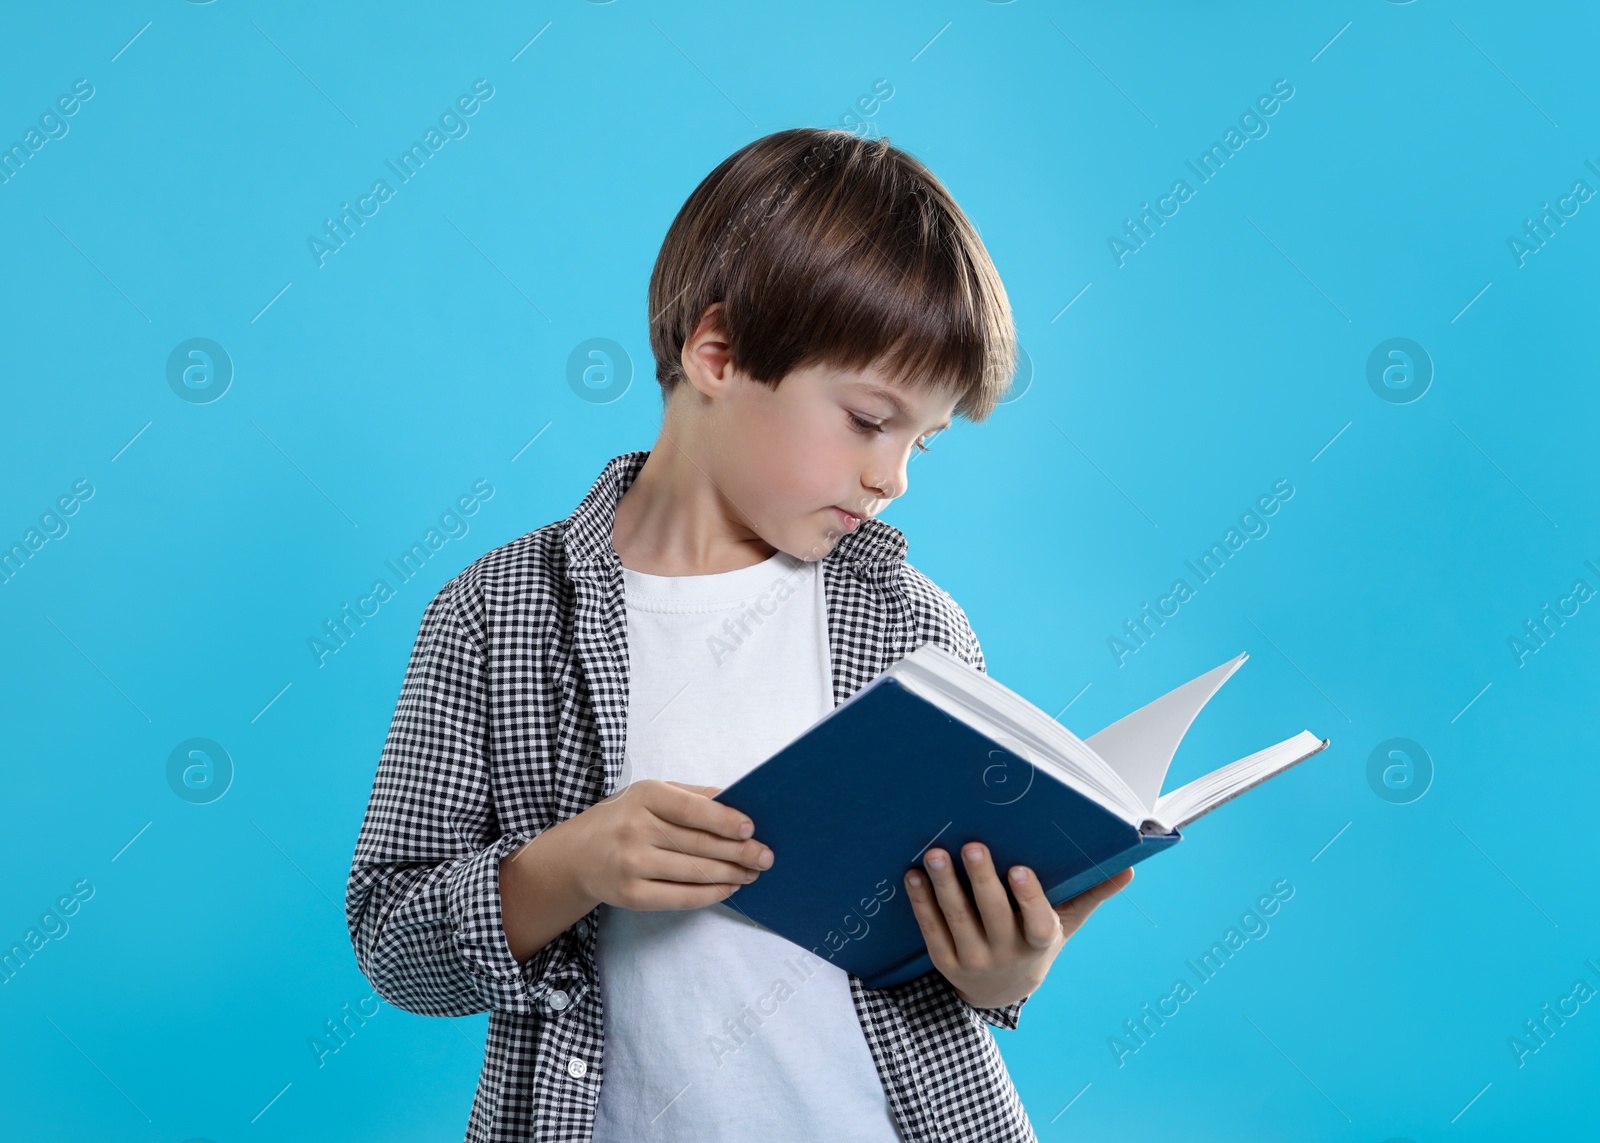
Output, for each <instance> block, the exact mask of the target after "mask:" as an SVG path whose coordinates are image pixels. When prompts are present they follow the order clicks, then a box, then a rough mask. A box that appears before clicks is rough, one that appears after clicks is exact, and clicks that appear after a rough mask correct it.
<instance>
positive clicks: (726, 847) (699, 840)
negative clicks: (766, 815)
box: [647, 816, 773, 877]
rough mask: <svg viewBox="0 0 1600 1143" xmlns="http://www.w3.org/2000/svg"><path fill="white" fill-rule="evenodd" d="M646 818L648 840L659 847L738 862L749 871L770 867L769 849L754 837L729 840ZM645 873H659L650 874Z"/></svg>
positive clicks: (695, 858) (689, 854)
mask: <svg viewBox="0 0 1600 1143" xmlns="http://www.w3.org/2000/svg"><path fill="white" fill-rule="evenodd" d="M648 821H649V823H650V830H651V836H650V840H651V842H652V843H653V844H654V845H655V846H656V847H657V848H658V849H660V850H663V851H670V852H673V853H677V854H682V855H684V856H685V857H688V858H691V859H694V860H702V861H706V860H709V861H718V862H723V863H726V864H732V865H738V866H740V867H741V868H744V869H748V870H749V871H750V872H752V873H760V872H762V871H764V870H767V869H770V868H772V864H773V853H772V850H771V849H769V848H767V847H766V846H764V845H762V844H761V843H760V842H759V841H756V840H755V839H754V838H751V839H749V840H747V841H731V840H729V839H728V838H725V837H718V836H716V835H715V834H710V833H707V832H705V830H699V829H692V828H690V827H688V826H680V825H677V824H675V823H673V822H669V821H664V820H662V819H661V818H657V817H653V816H652V817H650V818H649V819H648ZM647 876H651V877H654V876H659V875H658V874H655V873H650V874H647Z"/></svg>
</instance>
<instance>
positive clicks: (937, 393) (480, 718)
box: [347, 129, 1132, 1143]
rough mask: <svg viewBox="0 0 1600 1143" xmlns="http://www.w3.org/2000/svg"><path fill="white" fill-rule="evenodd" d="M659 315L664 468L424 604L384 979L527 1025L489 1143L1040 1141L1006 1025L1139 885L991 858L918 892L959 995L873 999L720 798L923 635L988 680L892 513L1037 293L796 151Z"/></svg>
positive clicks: (376, 930)
mask: <svg viewBox="0 0 1600 1143" xmlns="http://www.w3.org/2000/svg"><path fill="white" fill-rule="evenodd" d="M649 307H650V313H651V314H652V315H654V316H653V317H652V319H651V328H650V344H651V349H652V351H653V352H654V355H655V358H656V362H657V367H656V375H657V379H658V381H659V382H660V384H661V386H662V389H663V399H664V403H665V412H664V416H663V419H662V425H661V430H660V437H659V439H658V441H657V442H656V446H655V448H654V449H652V450H650V451H647V452H630V453H624V454H623V455H621V456H618V457H615V458H614V459H612V460H611V461H610V463H608V464H607V465H606V466H605V469H604V471H602V472H601V473H600V476H599V478H598V479H597V480H596V481H595V483H594V485H593V486H592V487H591V488H590V490H589V492H588V494H587V495H586V496H585V497H584V499H583V501H582V503H581V504H579V506H578V508H577V510H576V511H575V512H574V513H573V514H572V515H571V516H569V517H568V518H567V519H566V520H564V521H560V522H557V523H553V524H549V525H546V526H545V527H542V528H539V529H537V530H535V531H533V532H530V533H529V534H527V535H525V536H523V537H522V538H520V539H518V540H515V541H513V542H512V543H510V544H507V545H505V546H503V547H501V548H497V549H496V550H494V551H492V552H489V553H488V554H487V555H485V556H483V557H482V558H480V559H478V560H477V561H476V562H474V563H473V564H472V565H471V566H469V567H468V568H467V569H466V570H464V571H463V572H462V573H461V574H460V575H458V576H456V577H455V578H454V579H453V580H451V581H450V582H449V583H447V584H446V585H445V586H444V588H443V589H442V590H441V591H440V592H439V594H438V595H437V596H436V597H435V598H434V600H433V601H432V602H431V603H430V604H429V605H428V607H427V609H426V611H425V612H424V614H423V618H422V623H421V629H420V631H419V633H418V636H417V643H416V647H415V649H414V650H413V652H412V655H411V659H410V663H409V665H408V667H407V670H406V676H405V682H404V684H403V686H402V689H401V694H400V700H399V704H398V707H397V709H396V710H395V714H394V721H393V723H392V725H391V727H390V730H389V735H388V739H387V741H386V743H385V745H384V749H383V754H382V757H381V759H380V762H379V767H378V774H377V779H376V782H375V784H374V787H373V792H372V799H371V802H370V804H369V806H368V808H367V813H366V819H365V821H364V822H363V824H362V828H361V835H360V838H359V840H358V842H357V845H356V852H355V859H354V862H353V864H352V868H351V872H350V881H349V886H348V892H347V909H348V919H349V924H350V932H351V937H352V940H353V942H354V944H355V950H356V956H357V960H358V962H359V964H360V966H361V969H362V971H363V972H364V973H365V974H366V975H367V977H368V978H369V979H370V980H371V982H372V984H373V986H374V987H375V988H376V989H377V990H378V992H379V994H380V995H382V996H383V997H384V998H385V999H387V1000H388V1001H390V1002H391V1003H393V1004H395V1005H397V1006H399V1007H401V1008H404V1009H407V1010H409V1011H412V1012H419V1013H425V1014H431V1015H443V1016H459V1015H466V1014H468V1013H473V1012H482V1011H484V1010H485V1009H487V1010H488V1011H489V1012H490V1020H489V1039H488V1046H487V1051H486V1054H485V1059H484V1066H483V1072H482V1075H481V1077H480V1080H479V1084H478V1089H477V1096H476V1098H475V1100H474V1102H473V1106H472V1114H471V1118H470V1121H469V1123H468V1127H467V1139H468V1140H469V1141H475V1140H530V1139H531V1140H556V1139H561V1140H588V1139H594V1140H599V1141H604V1143H622V1141H626V1143H635V1141H643V1140H710V1139H734V1138H739V1139H747V1138H751V1139H760V1140H766V1141H775V1140H787V1139H824V1138H825V1139H829V1140H863V1141H866V1140H872V1141H893V1140H933V1139H938V1140H983V1141H985V1143H994V1141H998V1140H1035V1138H1036V1137H1035V1135H1034V1132H1033V1127H1032V1125H1031V1123H1030V1122H1029V1120H1028V1116H1027V1114H1026V1112H1025V1111H1024V1110H1023V1107H1022V1104H1021V1101H1020V1100H1019V1099H1018V1096H1017V1092H1016V1089H1015V1088H1014V1086H1013V1085H1012V1083H1011V1079H1010V1076H1009V1074H1008V1073H1007V1071H1006V1067H1005V1063H1004V1061H1003V1060H1002V1059H1001V1057H1000V1054H999V1050H998V1048H997V1046H996V1044H995V1041H994V1037H993V1034H992V1033H991V1032H990V1030H989V1026H990V1025H994V1026H997V1027H1003V1028H1015V1027H1016V1026H1017V1022H1018V1016H1019V1013H1020V1011H1021V1008H1022V1005H1023V1003H1024V1002H1025V1001H1026V999H1027V997H1028V995H1029V994H1031V993H1032V992H1033V991H1034V990H1035V989H1036V988H1037V987H1038V985H1039V984H1040V983H1041V982H1042V980H1043V978H1044V975H1045V972H1046V970H1047V969H1048V968H1049V965H1050V963H1051V961H1052V960H1053V958H1054V957H1055V955H1056V953H1057V952H1058V951H1059V950H1060V948H1061V946H1062V944H1063V943H1064V942H1065V941H1066V939H1067V938H1068V937H1069V936H1070V935H1071V934H1072V932H1074V931H1075V930H1076V929H1077V927H1078V926H1079V925H1081V924H1082V923H1083V921H1084V919H1085V918H1086V917H1087V916H1088V914H1089V913H1090V912H1092V911H1093V909H1094V908H1095V906H1096V905H1098V904H1099V903H1100V901H1102V900H1104V899H1105V898H1106V897H1108V896H1110V895H1111V894H1112V893H1114V892H1116V891H1117V890H1119V889H1121V888H1122V886H1123V885H1125V884H1126V883H1127V882H1128V880H1129V879H1130V878H1131V875H1132V870H1128V871H1125V873H1124V874H1119V875H1118V876H1117V877H1115V878H1112V879H1111V880H1109V881H1106V882H1104V883H1102V884H1101V885H1099V886H1096V887H1095V888H1094V889H1091V890H1089V891H1088V892H1086V893H1084V894H1083V895H1082V896H1080V897H1078V898H1075V899H1074V900H1073V901H1071V902H1068V903H1065V904H1063V905H1061V906H1059V907H1057V908H1054V909H1052V908H1051V906H1050V905H1049V904H1048V903H1047V902H1046V901H1045V899H1044V896H1043V894H1042V892H1041V891H1040V887H1039V884H1038V881H1037V879H1036V878H1035V877H1034V876H1033V874H1032V873H1031V871H1028V870H1026V869H1024V868H1022V867H1017V868H1016V869H1013V870H1010V871H1008V873H1010V874H1011V875H1012V877H1013V879H1012V881H1011V888H1012V893H1013V894H1014V895H1015V898H1016V900H1017V902H1018V904H1019V905H1020V907H1021V909H1020V912H1014V911H1013V909H1012V906H1011V904H1010V900H1009V898H1008V896H1007V893H1006V888H1005V886H1004V885H1002V884H1001V882H1000V880H999V877H998V875H997V871H996V870H995V869H994V868H993V867H992V865H991V864H990V863H989V860H988V855H987V851H986V850H985V849H984V848H983V847H982V845H981V844H976V845H975V848H976V856H975V857H968V856H967V854H966V849H967V848H972V846H966V847H963V855H962V858H961V860H963V861H964V862H966V869H967V872H968V876H969V878H970V880H971V883H972V886H973V896H972V897H969V895H968V894H967V891H966V890H965V889H964V888H963V887H962V886H961V884H960V882H959V880H957V877H956V874H955V872H954V870H953V869H952V868H951V863H952V862H953V861H954V860H955V858H954V857H953V856H952V852H951V850H948V849H945V848H942V847H941V846H931V847H930V848H928V849H927V851H926V852H925V853H924V855H923V858H922V867H923V869H925V870H926V874H923V872H922V870H921V869H912V870H909V871H907V873H906V874H905V881H904V882H903V885H902V886H901V887H896V888H902V889H903V891H904V892H905V893H906V894H907V897H908V898H909V900H910V902H911V906H912V908H913V910H914V912H915V915H916V916H917V918H918V920H919V923H920V924H921V926H922V931H923V933H924V935H925V937H926V939H927V942H928V947H929V949H930V952H931V954H932V959H933V962H934V964H935V966H936V967H935V969H934V970H933V971H930V972H928V973H925V974H924V975H923V976H921V977H919V978H917V979H916V980H913V981H909V982H907V983H904V984H901V985H896V986H893V987H890V988H884V989H871V990H869V989H866V988H865V987H863V985H862V983H861V981H860V980H859V979H858V978H857V977H855V976H853V975H851V974H849V973H846V972H845V971H844V970H842V969H840V968H839V967H837V966H835V965H832V964H830V963H828V962H827V961H826V960H824V959H822V957H820V956H817V955H815V953H811V952H807V951H806V950H804V949H801V948H800V947H799V946H798V945H795V944H792V943H790V942H788V941H786V940H784V939H783V938H781V937H778V936H777V935H776V934H773V933H771V932H769V931H767V930H765V929H763V928H761V927H760V926H758V925H755V924H754V923H753V922H750V921H749V920H747V919H746V918H744V917H743V916H742V915H741V914H740V913H739V912H738V910H737V904H738V899H737V897H736V896H733V897H732V898H731V900H730V896H731V895H733V894H735V893H736V892H737V890H738V889H739V888H740V887H741V886H742V885H745V884H748V883H749V882H751V881H753V880H754V879H755V878H756V877H758V876H759V875H760V872H761V871H762V870H763V869H768V868H771V867H772V865H773V864H774V862H775V861H776V860H781V859H782V856H783V855H782V854H773V853H772V852H771V850H770V849H768V847H766V846H765V845H763V844H762V843H761V842H760V840H759V831H760V823H759V822H751V821H750V820H749V819H748V818H746V817H745V816H744V815H743V814H741V813H739V812H738V811H737V810H734V809H733V808H732V807H729V806H726V805H723V804H721V803H718V802H716V801H714V800H713V798H712V796H713V795H715V794H716V793H717V792H718V791H719V790H720V789H722V788H724V787H726V786H727V785H728V784H730V783H731V782H732V781H733V780H734V779H736V778H737V777H739V776H740V775H741V774H743V773H745V772H747V771H748V770H750V769H752V768H753V767H754V766H756V765H757V764H759V763H760V762H761V761H763V760H764V759H765V758H767V757H769V756H770V755H771V754H773V753H774V752H776V751H777V750H778V749H779V748H780V747H782V746H783V745H784V744H785V743H786V742H788V741H789V740H791V739H792V738H794V737H795V736H796V735H798V734H799V733H800V732H801V731H803V730H805V729H806V727H808V726H809V725H810V724H811V723H813V722H814V721H816V719H817V718H819V717H821V715H823V714H824V713H826V712H827V711H828V710H830V709H832V708H833V707H834V706H835V705H836V704H838V703H840V702H843V701H844V700H845V699H847V698H849V697H850V695H852V694H853V693H855V691H856V690H858V689H859V688H860V687H861V686H862V685H864V684H865V683H867V682H869V681H870V680H871V679H873V678H874V677H876V676H877V675H878V674H879V673H880V672H882V671H883V670H884V669H885V668H887V667H888V666H889V665H890V664H891V663H893V662H895V661H896V660H897V659H899V658H901V657H902V656H903V655H905V654H907V653H909V652H910V651H911V650H913V649H914V648H915V647H917V646H918V645H920V644H921V643H924V642H927V641H929V640H933V641H936V642H938V643H939V644H940V645H942V646H944V647H945V648H947V649H948V650H950V651H951V652H953V653H955V654H958V655H960V656H961V657H962V658H963V659H964V660H965V661H966V662H968V663H969V664H971V665H972V666H973V667H974V668H975V669H977V670H983V669H984V661H983V654H982V651H981V650H980V648H979V645H978V640H977V638H976V636H975V635H974V633H973V631H972V628H971V626H970V624H969V623H968V621H967V617H966V614H965V612H964V611H963V610H962V608H961V607H960V606H959V605H958V604H957V603H956V602H955V600H953V599H952V598H951V597H950V596H949V595H948V594H946V593H945V592H944V591H942V590H941V589H940V588H939V587H937V586H936V585H935V584H934V583H933V582H932V581H931V580H929V579H928V578H927V577H926V576H925V575H923V574H922V573H921V572H919V571H917V570H916V569H915V568H913V567H912V566H911V565H910V564H909V563H907V562H906V561H905V553H906V541H905V537H904V536H903V535H902V534H901V533H900V532H899V531H898V530H897V529H895V528H893V527H891V526H890V525H888V524H885V523H884V522H883V521H881V520H879V519H877V518H876V517H877V514H878V513H879V512H880V511H881V510H882V509H883V508H884V507H885V506H886V505H887V504H888V503H889V501H891V500H893V499H894V498H895V497H896V496H899V495H901V494H903V493H904V492H905V491H906V468H907V464H908V461H909V458H910V456H911V452H912V449H913V448H915V449H919V450H925V449H926V443H925V442H926V438H927V437H928V436H930V435H932V434H933V433H935V432H937V431H938V430H940V429H942V428H944V427H946V426H947V425H948V424H949V421H950V418H951V416H952V415H954V414H960V415H962V416H964V417H968V418H969V419H971V420H974V421H981V420H983V419H984V418H986V417H987V416H988V415H989V413H990V412H991V411H992V410H993V408H994V406H995V404H996V403H997V401H998V399H999V397H1000V396H1001V394H1002V393H1003V391H1004V388H1005V386H1006V384H1007V383H1008V382H1009V380H1010V377H1011V374H1012V371H1013V368H1014V360H1015V333H1014V330H1013V328H1012V324H1011V314H1010V307H1009V303H1008V301H1007V299H1006V295H1005V291H1004V289H1003V288H1002V286H1001V284H1000V279H999V276H998V274H997V273H996V272H995V269H994V266H993V264H992V263H991V262H990V260H989V257H988V254H987V253H986V251H985V250H984V248H983V245H982V243H981V241H980V240H979V238H978V235H977V233H976V231H975V230H974V229H973V228H972V226H971V224H970V223H969V222H968V221H967V219H966V217H965V216H964V215H963V214H962V213H961V211H960V209H959V207H957V206H956V204H955V202H954V201H953V200H952V199H951V198H950V196H949V194H948V193H947V192H946V191H945V189H944V188H943V187H942V186H941V185H940V184H939V183H938V181H937V180H936V179H935V178H934V177H933V176H932V175H931V174H930V173H929V172H928V171H927V169H926V168H925V167H923V166H922V164H921V163H919V162H918V161H917V160H915V159H914V158H912V157H910V156H909V155H906V154H904V153H903V152H900V151H898V150H896V149H894V148H892V147H891V146H889V145H888V142H887V140H883V139H875V140H865V139H859V138H857V137H855V136H854V135H851V134H850V133H848V132H844V131H838V130H813V129H796V130H791V131H781V132H778V133H776V134H774V135H769V136H767V137H765V138H762V139H758V140H756V141H755V142H753V143H751V144H749V145H748V146H746V147H744V148H743V149H741V150H740V151H738V152H736V153H735V154H734V155H732V156H731V157H729V158H728V159H727V160H725V161H724V162H723V163H722V164H721V165H719V166H718V167H717V169H716V170H714V171H713V172H712V173H711V174H710V175H709V176H707V177H706V179H705V180H704V181H703V182H702V183H701V184H700V186H699V187H698V188H696V190H695V191H694V193H693V194H692V195H690V197H689V199H688V201H687V202H686V203H685V204H684V206H683V208H682V209H681V210H680V211H679V213H678V216H677V218H676V219H675V220H674V222H673V224H672V226H671V228H670V229H669V231H668V233H667V236H666V240H665V242H664V243H663V245H662V249H661V252H660V255H659V257H658V259H657V261H656V265H655V270H654V273H653V274H652V276H651V280H650V297H649ZM841 796H848V791H841ZM942 840H943V842H944V843H945V844H948V845H951V846H955V845H957V844H958V843H961V842H968V841H970V842H973V843H977V839H963V838H946V839H942ZM930 881H931V883H932V884H931V886H930V884H929V882H930ZM974 898H975V900H974Z"/></svg>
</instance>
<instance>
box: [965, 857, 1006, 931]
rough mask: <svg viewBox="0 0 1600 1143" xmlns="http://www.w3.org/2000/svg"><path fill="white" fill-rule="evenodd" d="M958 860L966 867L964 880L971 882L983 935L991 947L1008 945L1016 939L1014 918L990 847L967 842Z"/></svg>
mask: <svg viewBox="0 0 1600 1143" xmlns="http://www.w3.org/2000/svg"><path fill="white" fill-rule="evenodd" d="M961 859H962V860H963V861H965V862H966V865H967V880H969V881H970V882H972V899H973V900H974V901H976V902H977V903H978V916H979V917H981V918H982V919H983V931H984V935H985V936H986V937H987V938H988V941H989V943H990V944H991V945H996V946H1005V945H1009V944H1010V943H1011V942H1013V941H1014V940H1015V939H1016V935H1017V915H1016V914H1015V913H1013V912H1012V911H1011V898H1009V897H1007V896H1006V887H1005V886H1004V885H1002V884H1000V874H999V872H998V871H997V870H996V869H995V867H994V861H993V860H992V859H991V857H990V854H989V847H988V846H986V845H984V844H983V843H982V842H978V841H969V842H968V843H967V844H966V845H964V846H962V847H961Z"/></svg>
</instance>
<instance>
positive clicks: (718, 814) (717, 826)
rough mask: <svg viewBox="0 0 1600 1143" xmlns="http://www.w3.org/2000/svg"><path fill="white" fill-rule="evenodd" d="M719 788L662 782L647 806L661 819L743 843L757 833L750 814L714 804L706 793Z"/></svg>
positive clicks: (720, 804) (719, 803) (718, 803)
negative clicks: (742, 841)
mask: <svg viewBox="0 0 1600 1143" xmlns="http://www.w3.org/2000/svg"><path fill="white" fill-rule="evenodd" d="M715 789H717V787H716V786H691V785H689V784H687V783H685V782H661V783H658V784H657V792H656V795H655V796H654V797H652V798H651V799H650V801H649V803H648V805H649V806H650V808H651V809H652V810H653V811H654V812H655V813H656V814H657V815H658V816H660V817H664V818H666V819H667V820H669V821H675V822H677V823H679V824H680V825H686V826H693V827H694V828H696V829H703V830H705V831H706V832H707V833H714V834H717V835H719V836H721V837H731V838H734V839H735V840H743V839H744V838H747V837H751V836H753V835H754V834H755V832H756V827H755V823H754V822H753V821H751V820H750V818H749V815H747V814H743V813H740V812H739V811H738V810H736V809H734V808H733V807H732V806H725V805H723V804H722V803H721V802H717V801H713V800H712V799H711V798H710V797H709V796H707V795H706V794H705V793H704V791H706V790H715Z"/></svg>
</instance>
